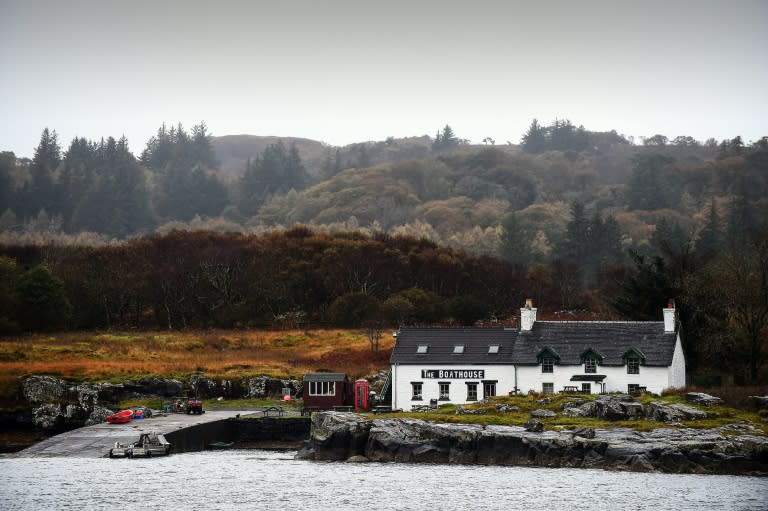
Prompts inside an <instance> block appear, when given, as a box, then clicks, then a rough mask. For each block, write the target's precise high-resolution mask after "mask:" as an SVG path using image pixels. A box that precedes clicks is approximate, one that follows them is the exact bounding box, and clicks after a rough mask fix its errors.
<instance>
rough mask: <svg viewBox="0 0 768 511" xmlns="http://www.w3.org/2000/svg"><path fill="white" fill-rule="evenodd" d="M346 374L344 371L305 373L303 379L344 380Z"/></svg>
mask: <svg viewBox="0 0 768 511" xmlns="http://www.w3.org/2000/svg"><path fill="white" fill-rule="evenodd" d="M346 379H347V375H346V374H344V373H307V374H305V375H304V381H344V380H346Z"/></svg>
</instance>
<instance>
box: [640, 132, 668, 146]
mask: <svg viewBox="0 0 768 511" xmlns="http://www.w3.org/2000/svg"><path fill="white" fill-rule="evenodd" d="M667 142H669V139H668V138H667V137H665V136H664V135H658V134H657V135H654V136H652V137H648V138H646V139H645V140H644V141H643V144H644V145H647V146H654V147H664V146H665V145H667Z"/></svg>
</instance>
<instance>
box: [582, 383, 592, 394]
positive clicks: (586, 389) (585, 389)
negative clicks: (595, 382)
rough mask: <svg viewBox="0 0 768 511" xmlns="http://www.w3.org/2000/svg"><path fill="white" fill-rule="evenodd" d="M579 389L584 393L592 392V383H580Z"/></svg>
mask: <svg viewBox="0 0 768 511" xmlns="http://www.w3.org/2000/svg"><path fill="white" fill-rule="evenodd" d="M581 391H582V392H583V393H584V394H591V393H592V384H591V383H582V384H581Z"/></svg>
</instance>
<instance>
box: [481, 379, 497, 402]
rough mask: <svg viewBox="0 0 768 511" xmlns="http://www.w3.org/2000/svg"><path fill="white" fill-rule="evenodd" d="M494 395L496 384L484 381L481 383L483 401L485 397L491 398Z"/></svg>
mask: <svg viewBox="0 0 768 511" xmlns="http://www.w3.org/2000/svg"><path fill="white" fill-rule="evenodd" d="M495 395H496V382H495V381H484V382H483V399H485V398H487V397H493V396H495Z"/></svg>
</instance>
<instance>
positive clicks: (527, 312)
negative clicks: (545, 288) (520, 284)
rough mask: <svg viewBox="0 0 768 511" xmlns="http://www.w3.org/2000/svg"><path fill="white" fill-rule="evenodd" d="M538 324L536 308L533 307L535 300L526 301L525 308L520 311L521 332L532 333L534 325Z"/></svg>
mask: <svg viewBox="0 0 768 511" xmlns="http://www.w3.org/2000/svg"><path fill="white" fill-rule="evenodd" d="M535 322H536V308H535V307H534V306H533V300H531V299H530V298H528V299H527V300H526V301H525V307H522V308H521V309H520V331H521V332H530V331H531V330H532V329H533V324H534V323H535Z"/></svg>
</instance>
